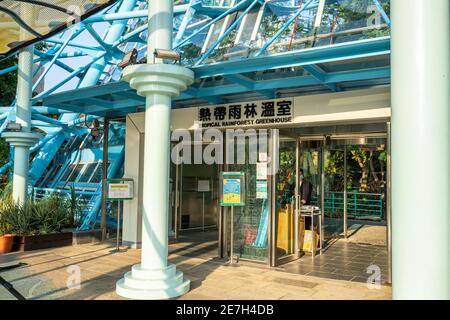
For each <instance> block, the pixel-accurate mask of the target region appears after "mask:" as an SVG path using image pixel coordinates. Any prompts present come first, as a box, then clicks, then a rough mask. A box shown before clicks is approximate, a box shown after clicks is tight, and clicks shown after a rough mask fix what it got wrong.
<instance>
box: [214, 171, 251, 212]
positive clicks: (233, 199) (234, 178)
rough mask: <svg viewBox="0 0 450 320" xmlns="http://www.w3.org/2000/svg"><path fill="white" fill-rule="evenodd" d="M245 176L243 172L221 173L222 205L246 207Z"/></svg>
mask: <svg viewBox="0 0 450 320" xmlns="http://www.w3.org/2000/svg"><path fill="white" fill-rule="evenodd" d="M244 177H245V175H244V173H243V172H221V173H220V190H221V194H220V205H221V206H244V205H245V193H244V190H245V179H244Z"/></svg>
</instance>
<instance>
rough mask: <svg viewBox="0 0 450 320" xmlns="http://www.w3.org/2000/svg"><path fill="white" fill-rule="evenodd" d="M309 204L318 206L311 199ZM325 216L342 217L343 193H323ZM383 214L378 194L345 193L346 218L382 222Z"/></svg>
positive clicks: (315, 199) (315, 200)
mask: <svg viewBox="0 0 450 320" xmlns="http://www.w3.org/2000/svg"><path fill="white" fill-rule="evenodd" d="M311 202H312V203H313V204H316V205H318V200H317V198H316V197H313V198H312V200H311ZM324 209H325V216H326V217H333V218H336V217H341V218H342V217H343V215H344V192H331V191H328V192H326V193H325V206H324ZM383 214H384V205H383V195H382V194H380V193H362V192H347V216H348V217H349V218H356V219H378V220H382V219H383Z"/></svg>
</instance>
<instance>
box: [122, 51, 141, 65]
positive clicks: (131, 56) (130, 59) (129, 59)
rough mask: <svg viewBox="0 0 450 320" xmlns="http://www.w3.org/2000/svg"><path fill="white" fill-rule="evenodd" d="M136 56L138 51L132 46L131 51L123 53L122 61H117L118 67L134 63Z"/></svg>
mask: <svg viewBox="0 0 450 320" xmlns="http://www.w3.org/2000/svg"><path fill="white" fill-rule="evenodd" d="M137 56H138V52H137V50H136V48H134V49H133V50H131V51H128V52H127V53H125V55H124V56H123V59H122V61H121V62H120V63H119V67H121V68H122V69H123V68H125V67H126V66H129V65H132V64H136V61H137Z"/></svg>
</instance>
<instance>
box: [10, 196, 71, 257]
mask: <svg viewBox="0 0 450 320" xmlns="http://www.w3.org/2000/svg"><path fill="white" fill-rule="evenodd" d="M15 206H16V207H17V210H15V211H11V213H10V214H8V215H7V216H6V218H7V223H8V224H9V225H10V227H11V232H12V233H14V234H15V235H16V236H15V239H14V249H16V250H21V251H22V250H23V251H28V250H37V249H45V248H52V247H60V246H68V245H72V232H63V230H64V229H65V228H67V227H69V226H70V220H71V219H70V210H68V209H69V208H68V203H67V200H66V199H65V198H64V197H63V196H60V195H52V196H50V197H47V198H45V199H42V200H38V201H33V200H28V201H27V202H25V203H23V204H21V205H15Z"/></svg>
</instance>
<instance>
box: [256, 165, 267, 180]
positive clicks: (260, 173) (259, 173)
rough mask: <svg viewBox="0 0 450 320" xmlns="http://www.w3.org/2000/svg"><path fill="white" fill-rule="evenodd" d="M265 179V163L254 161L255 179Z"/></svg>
mask: <svg viewBox="0 0 450 320" xmlns="http://www.w3.org/2000/svg"><path fill="white" fill-rule="evenodd" d="M266 179H267V163H266V162H258V163H256V180H266Z"/></svg>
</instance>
